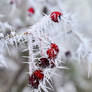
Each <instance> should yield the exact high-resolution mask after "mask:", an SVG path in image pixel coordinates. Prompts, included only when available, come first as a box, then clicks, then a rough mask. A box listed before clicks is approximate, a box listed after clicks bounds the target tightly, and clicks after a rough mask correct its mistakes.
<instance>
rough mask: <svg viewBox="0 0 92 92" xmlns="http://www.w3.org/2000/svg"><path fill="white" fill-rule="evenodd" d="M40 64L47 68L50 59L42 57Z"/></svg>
mask: <svg viewBox="0 0 92 92" xmlns="http://www.w3.org/2000/svg"><path fill="white" fill-rule="evenodd" d="M39 66H40V67H42V68H46V67H48V66H49V60H48V59H47V58H40V60H39Z"/></svg>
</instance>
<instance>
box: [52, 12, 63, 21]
mask: <svg viewBox="0 0 92 92" xmlns="http://www.w3.org/2000/svg"><path fill="white" fill-rule="evenodd" d="M62 15H63V14H62V13H61V12H58V11H54V12H52V13H51V15H50V17H51V19H52V20H53V21H54V22H59V19H60V18H61V16H62Z"/></svg>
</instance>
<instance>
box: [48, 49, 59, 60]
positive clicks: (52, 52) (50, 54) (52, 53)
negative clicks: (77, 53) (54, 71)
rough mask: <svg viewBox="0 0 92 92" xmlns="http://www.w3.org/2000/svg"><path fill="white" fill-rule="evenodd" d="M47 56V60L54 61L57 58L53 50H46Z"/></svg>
mask: <svg viewBox="0 0 92 92" xmlns="http://www.w3.org/2000/svg"><path fill="white" fill-rule="evenodd" d="M47 55H48V58H49V59H55V58H56V56H57V55H56V54H55V51H54V49H53V48H51V49H48V50H47Z"/></svg>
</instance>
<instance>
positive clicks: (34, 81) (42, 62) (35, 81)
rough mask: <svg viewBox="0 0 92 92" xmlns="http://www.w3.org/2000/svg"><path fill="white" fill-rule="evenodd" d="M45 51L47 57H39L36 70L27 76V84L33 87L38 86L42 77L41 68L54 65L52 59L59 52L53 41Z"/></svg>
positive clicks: (53, 59)
mask: <svg viewBox="0 0 92 92" xmlns="http://www.w3.org/2000/svg"><path fill="white" fill-rule="evenodd" d="M46 53H47V56H48V57H47V58H46V57H44V58H43V57H41V58H40V59H39V60H38V61H37V64H36V65H37V66H38V70H35V71H34V72H33V73H32V74H31V76H29V84H30V85H31V87H33V88H38V86H39V83H40V81H42V80H43V79H44V73H43V70H44V69H45V68H53V67H55V63H54V61H55V58H56V57H57V55H58V53H59V48H58V46H57V45H56V44H55V43H51V45H50V48H49V49H47V51H46Z"/></svg>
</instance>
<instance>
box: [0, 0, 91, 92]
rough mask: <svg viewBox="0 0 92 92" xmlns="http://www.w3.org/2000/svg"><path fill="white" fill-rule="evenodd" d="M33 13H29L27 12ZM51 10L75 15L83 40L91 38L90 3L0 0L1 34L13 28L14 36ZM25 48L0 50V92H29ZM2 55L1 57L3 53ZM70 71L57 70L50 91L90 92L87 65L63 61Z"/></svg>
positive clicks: (68, 60)
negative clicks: (52, 88) (57, 73)
mask: <svg viewBox="0 0 92 92" xmlns="http://www.w3.org/2000/svg"><path fill="white" fill-rule="evenodd" d="M29 8H32V9H33V10H31V11H29V10H28V9H29ZM54 10H60V11H62V12H63V11H66V12H68V13H69V14H70V15H71V16H72V15H74V16H75V18H76V19H75V20H76V21H77V22H78V27H79V29H80V30H78V31H79V32H80V33H82V34H83V35H84V36H85V37H88V38H91V37H92V32H91V31H92V25H91V24H92V12H91V11H92V0H0V33H4V34H5V35H6V34H8V33H9V31H10V28H9V26H8V25H7V23H8V24H9V25H11V26H12V27H14V31H16V32H17V33H21V32H25V31H26V29H27V28H28V27H30V26H32V25H34V24H35V23H36V22H38V21H40V19H41V18H42V17H43V16H44V15H49V14H50V13H51V12H52V11H54ZM26 47H27V44H26V45H23V46H22V47H21V46H20V47H19V48H18V47H17V48H16V47H15V46H14V47H13V46H11V45H9V49H8V50H7V48H3V47H2V46H1V48H0V61H1V62H3V61H5V63H1V64H0V92H32V91H31V90H30V87H28V86H27V85H28V74H27V72H28V64H24V63H23V62H28V58H23V56H28V51H23V50H24V49H25V48H26ZM2 53H3V54H2ZM64 65H65V66H67V67H69V68H70V69H69V70H58V71H57V72H59V74H60V77H59V78H58V80H57V78H54V79H56V81H54V83H53V87H54V91H49V92H92V74H91V75H90V78H88V64H87V63H86V62H85V63H84V62H80V63H79V62H77V61H74V60H73V61H72V60H71V59H66V60H65V63H64Z"/></svg>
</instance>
